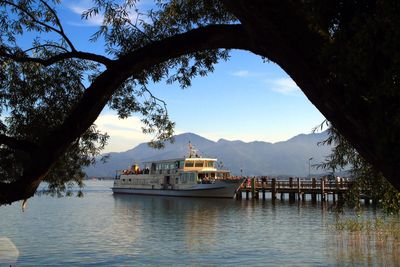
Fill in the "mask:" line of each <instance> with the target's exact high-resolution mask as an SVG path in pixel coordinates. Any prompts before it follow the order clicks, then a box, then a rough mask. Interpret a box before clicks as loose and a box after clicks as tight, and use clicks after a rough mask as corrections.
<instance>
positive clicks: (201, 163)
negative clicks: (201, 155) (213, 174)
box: [194, 161, 204, 167]
mask: <svg viewBox="0 0 400 267" xmlns="http://www.w3.org/2000/svg"><path fill="white" fill-rule="evenodd" d="M203 165H204V161H196V163H195V164H194V166H195V167H203Z"/></svg>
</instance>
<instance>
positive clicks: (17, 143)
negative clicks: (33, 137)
mask: <svg viewBox="0 0 400 267" xmlns="http://www.w3.org/2000/svg"><path fill="white" fill-rule="evenodd" d="M0 145H6V146H7V147H9V148H11V149H15V150H21V151H25V152H29V153H32V152H33V151H35V150H37V149H38V148H39V147H38V146H37V145H36V144H34V143H32V142H29V141H26V140H20V139H17V138H14V137H10V136H7V135H4V134H0Z"/></svg>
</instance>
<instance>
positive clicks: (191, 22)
mask: <svg viewBox="0 0 400 267" xmlns="http://www.w3.org/2000/svg"><path fill="white" fill-rule="evenodd" d="M57 2H58V1H52V2H51V3H50V1H48V2H47V1H43V0H36V1H26V0H19V1H17V0H8V1H3V0H0V8H2V9H3V10H4V12H2V13H0V30H1V31H0V32H1V34H0V36H1V41H0V59H1V65H0V77H1V83H0V89H1V90H2V93H1V104H2V106H1V111H8V112H10V111H11V112H10V113H9V115H8V116H9V117H8V119H6V120H5V121H4V122H3V121H2V122H1V134H2V135H1V137H0V142H1V144H2V146H1V147H0V149H1V151H0V152H1V154H0V155H1V157H2V161H1V164H0V165H1V166H0V167H1V172H2V173H3V174H4V175H3V177H2V178H0V181H1V182H0V203H2V204H4V203H11V202H13V201H17V200H21V199H27V198H29V197H30V196H32V195H33V194H34V192H35V191H36V188H37V186H38V185H39V183H40V182H41V181H43V180H46V179H49V181H50V182H51V183H52V184H55V185H61V184H64V182H66V181H68V177H67V176H66V175H65V174H67V173H68V172H67V171H66V170H70V171H71V172H72V173H74V174H77V173H79V170H80V169H79V166H82V164H85V163H88V162H89V161H90V159H91V157H92V156H93V155H95V154H96V153H97V152H98V149H100V148H101V144H102V142H103V143H104V141H105V138H104V136H103V135H101V134H100V133H98V132H96V130H95V129H93V122H94V121H95V120H96V118H97V116H98V115H99V113H100V112H101V110H102V109H103V108H104V106H105V105H107V104H109V105H110V107H111V108H114V109H116V110H117V111H118V113H119V115H120V116H121V117H126V116H129V115H130V114H131V113H133V112H139V113H141V114H142V115H143V121H144V122H145V124H146V125H147V126H148V128H147V129H145V131H147V132H150V133H154V134H155V139H154V142H155V144H156V145H159V143H158V141H164V140H166V139H168V138H169V137H170V136H171V135H172V132H173V131H172V129H173V123H171V122H170V121H169V118H168V114H167V113H166V111H165V109H164V107H163V105H162V102H160V101H159V100H158V99H156V98H154V97H153V96H152V95H151V92H150V91H149V89H148V88H147V86H146V85H147V83H148V82H149V81H155V82H158V81H160V80H161V79H164V78H167V79H168V81H169V82H175V81H176V82H179V83H180V84H181V86H182V87H186V86H189V85H190V79H191V78H192V77H194V76H196V75H206V73H207V72H209V71H212V69H213V64H215V63H216V62H218V61H219V60H225V59H226V58H227V50H224V49H244V50H248V51H251V52H253V53H255V54H258V55H260V56H263V57H265V58H266V59H268V60H270V61H273V62H275V63H277V64H278V65H279V66H281V67H282V68H283V69H284V70H285V71H286V72H287V73H288V74H289V75H290V76H291V77H292V79H293V80H294V81H295V82H296V83H297V85H298V86H299V87H300V88H301V89H302V91H303V92H304V93H305V95H306V96H307V97H308V98H309V100H310V101H311V102H312V103H313V104H314V105H315V106H316V107H317V108H318V109H319V110H320V111H321V113H322V114H323V115H324V116H325V117H326V118H327V119H328V120H329V121H331V122H332V124H333V125H334V126H335V128H336V129H338V130H339V131H340V132H341V134H342V135H343V136H344V137H346V139H347V140H349V141H350V142H351V143H352V144H353V145H354V147H355V148H356V149H357V150H358V152H359V153H360V154H361V155H362V156H363V157H364V158H365V159H366V160H367V161H369V162H370V163H371V164H373V165H374V166H375V167H376V168H377V169H379V170H381V171H382V173H383V174H384V175H385V177H386V178H387V179H388V180H389V181H390V182H391V183H392V184H393V185H394V186H395V187H396V188H398V189H399V188H400V180H399V179H398V178H399V174H400V173H399V172H400V171H399V168H398V167H399V166H400V145H399V141H398V137H399V133H400V116H399V112H400V109H399V103H400V101H399V100H400V95H399V90H398V86H399V85H398V84H399V62H400V54H399V49H398V47H400V46H399V43H400V35H399V32H400V31H399V30H398V29H400V19H399V18H400V17H399V14H400V12H399V11H400V3H399V2H398V1H395V0H381V1H368V0H367V1H356V0H354V1H352V0H349V1H328V0H322V1H321V0H309V1H278V0H275V1H273V0H250V1H248V0H247V1H245V0H237V1H228V0H221V1H217V0H200V1H195V0H187V1H178V0H172V1H170V2H168V3H163V2H162V1H156V2H157V3H158V7H157V8H156V9H155V10H153V11H151V12H150V13H149V14H147V18H148V19H146V20H141V19H140V17H139V18H138V19H136V20H135V21H132V20H131V18H130V17H129V14H128V13H127V10H128V9H132V8H134V7H135V3H136V1H134V0H130V1H129V0H128V1H126V2H125V3H124V4H122V5H116V4H115V3H113V1H107V0H101V1H100V0H96V1H94V4H95V6H94V7H93V8H92V9H89V10H88V11H87V12H86V13H85V14H84V15H83V17H84V18H85V17H86V18H87V17H90V16H92V15H94V14H96V13H99V12H102V13H104V21H103V26H101V27H100V29H99V31H98V32H97V34H96V35H95V36H93V40H96V39H98V38H103V39H104V40H105V46H106V50H107V52H108V53H109V56H108V57H106V56H104V55H96V54H93V53H90V52H83V51H78V50H77V49H76V48H75V46H74V44H73V42H72V41H71V39H70V38H69V37H68V36H66V34H65V32H64V30H63V27H62V23H61V21H60V20H59V18H58V17H57V13H56V8H54V6H53V5H56V4H57ZM26 32H34V33H36V34H38V35H39V36H40V35H42V36H43V34H45V33H48V32H52V33H53V34H57V35H58V36H59V40H51V41H46V40H45V39H43V38H39V39H35V40H34V41H33V45H32V48H30V49H25V50H24V49H22V48H21V47H20V46H19V45H18V40H19V38H18V37H19V36H21V35H23V34H25V33H26ZM43 74H49V75H43ZM84 75H89V78H88V80H89V81H90V85H89V86H87V88H86V87H85V86H84V85H83V82H82V81H83V80H84V79H85V77H84ZM63 77H64V78H63ZM65 77H68V79H65ZM24 88H30V89H31V90H24ZM55 92H57V93H58V94H56V93H55ZM143 95H148V98H147V99H145V100H143V101H142V100H141V99H140V97H141V96H143ZM57 99H60V100H61V101H60V103H64V104H65V105H64V106H63V107H62V108H60V107H59V106H55V105H53V104H52V103H53V102H54V101H55V100H57ZM21 101H22V102H23V103H25V105H21V104H19V103H21ZM26 106H28V107H30V108H28V109H27V108H24V107H26ZM45 115H46V116H45ZM34 118H36V119H34ZM39 118H46V119H43V121H41V120H39ZM38 122H40V123H39V124H38ZM38 125H40V126H38ZM85 134H86V136H85ZM96 141H100V147H96V146H95V145H94V144H95V143H96ZM67 159H68V160H67ZM63 162H68V163H69V164H62V163H63ZM10 166H11V167H10ZM69 166H74V167H73V168H72V167H69ZM55 173H57V174H58V175H61V176H59V177H64V178H65V179H61V178H57V175H55ZM49 177H51V179H50V178H49ZM77 177H80V176H79V175H77ZM77 180H79V179H78V178H77ZM60 181H62V183H61V182H60ZM56 187H57V186H56Z"/></svg>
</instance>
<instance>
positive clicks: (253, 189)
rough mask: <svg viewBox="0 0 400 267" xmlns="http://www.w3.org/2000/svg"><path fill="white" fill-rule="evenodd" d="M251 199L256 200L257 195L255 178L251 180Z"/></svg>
mask: <svg viewBox="0 0 400 267" xmlns="http://www.w3.org/2000/svg"><path fill="white" fill-rule="evenodd" d="M251 198H252V199H258V194H257V192H256V178H254V177H253V178H251Z"/></svg>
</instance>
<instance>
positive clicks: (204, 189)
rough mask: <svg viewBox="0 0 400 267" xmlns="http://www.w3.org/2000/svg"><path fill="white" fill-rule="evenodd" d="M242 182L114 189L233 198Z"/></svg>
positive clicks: (119, 190)
mask: <svg viewBox="0 0 400 267" xmlns="http://www.w3.org/2000/svg"><path fill="white" fill-rule="evenodd" d="M241 183H242V181H241V180H229V181H218V182H216V183H213V184H196V185H194V186H193V187H190V188H185V189H147V188H146V189H142V188H134V187H131V188H127V187H113V188H112V191H113V192H114V193H118V194H137V195H159V196H175V197H210V198H233V197H234V196H235V193H236V190H237V189H238V188H239V186H240V184H241Z"/></svg>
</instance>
